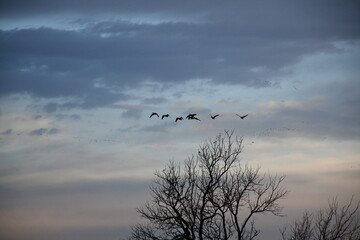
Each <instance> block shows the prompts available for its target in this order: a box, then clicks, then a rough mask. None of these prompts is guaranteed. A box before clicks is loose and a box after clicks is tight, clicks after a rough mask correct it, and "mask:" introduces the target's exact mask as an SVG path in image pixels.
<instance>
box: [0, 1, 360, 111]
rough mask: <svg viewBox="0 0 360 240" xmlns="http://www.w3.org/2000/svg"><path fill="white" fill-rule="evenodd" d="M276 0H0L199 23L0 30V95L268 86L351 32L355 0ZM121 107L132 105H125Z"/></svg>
mask: <svg viewBox="0 0 360 240" xmlns="http://www.w3.org/2000/svg"><path fill="white" fill-rule="evenodd" d="M279 3H281V4H279V5H276V4H273V3H271V4H270V3H263V4H264V5H263V6H261V7H259V6H258V5H255V4H254V3H246V4H240V3H230V2H229V3H226V4H224V3H221V4H220V3H219V2H216V1H211V2H206V4H205V2H202V1H200V2H199V3H191V4H189V5H187V4H180V3H178V2H175V1H174V2H171V3H170V2H166V3H165V2H162V1H161V4H160V2H156V3H151V4H149V3H148V2H142V3H141V4H140V2H137V3H133V2H127V3H126V4H125V2H122V3H116V2H114V1H109V2H104V3H103V2H102V3H101V4H100V3H98V2H95V1H91V2H89V3H86V4H83V3H82V4H78V3H75V2H73V1H66V2H65V3H62V4H60V5H58V6H57V7H56V8H55V7H54V6H56V5H57V4H55V5H53V4H47V3H46V2H43V1H38V2H35V3H33V4H32V5H31V6H29V5H28V4H27V3H24V4H23V5H22V4H20V2H17V3H16V4H14V3H7V4H4V3H2V7H1V8H0V9H2V11H4V9H7V14H10V15H11V14H15V12H12V10H15V9H16V11H17V12H19V13H20V12H23V13H27V14H29V16H31V14H36V12H37V11H39V13H40V12H42V11H45V12H49V13H51V12H53V13H54V14H55V12H57V14H61V13H62V11H64V12H66V11H67V10H69V9H72V10H73V11H75V12H77V11H79V12H82V11H85V12H89V13H90V12H98V13H100V12H101V11H105V12H106V11H111V12H123V13H133V12H136V13H149V14H150V13H152V14H154V13H164V14H165V13H166V14H168V15H171V14H173V15H174V16H176V15H184V16H188V15H187V14H189V15H191V14H195V13H203V14H204V15H203V17H202V18H203V19H202V21H199V22H191V21H190V22H171V21H168V22H163V23H161V24H149V23H134V22H129V21H119V20H114V21H105V20H103V19H101V18H98V19H96V20H93V21H90V22H89V21H87V20H84V22H85V23H87V24H84V26H85V27H84V28H83V29H80V30H55V29H50V28H45V27H44V28H32V29H31V28H29V29H13V30H7V31H0V50H1V52H2V57H0V60H2V62H3V64H2V66H1V67H0V68H1V72H2V78H1V80H0V95H7V94H11V93H24V92H25V93H29V94H31V95H33V96H36V97H44V98H56V97H70V98H72V100H71V101H69V102H68V103H65V104H64V103H55V102H54V101H53V102H51V103H49V104H48V105H46V106H45V107H44V111H46V112H55V111H58V110H66V109H71V108H87V109H89V108H95V107H102V106H108V105H111V104H113V103H116V102H118V101H121V100H126V99H128V98H129V97H130V96H127V95H125V94H124V91H125V89H128V88H129V87H131V88H134V87H137V86H139V85H140V84H142V83H144V81H146V80H149V79H150V80H152V81H154V82H160V83H162V84H165V83H172V84H181V83H182V82H184V81H189V80H191V79H199V78H209V79H212V81H213V83H228V84H243V85H247V86H255V87H269V86H270V85H271V84H270V85H269V82H267V81H266V80H262V79H267V78H269V77H273V76H278V75H279V74H283V73H281V70H282V69H283V68H284V67H286V66H289V65H291V64H294V63H296V62H297V61H299V59H300V58H301V57H302V56H304V55H306V54H312V53H315V52H319V51H340V50H339V49H337V48H336V47H335V46H334V45H333V44H332V43H333V42H334V41H338V40H354V39H355V40H356V39H359V36H360V30H359V29H360V27H359V26H360V21H359V18H360V17H359V15H358V14H357V13H356V11H355V6H356V5H357V4H356V3H355V2H349V3H348V4H339V3H338V2H336V1H333V2H331V3H328V1H326V2H325V1H320V2H319V3H316V4H314V3H313V2H311V5H308V4H310V2H309V3H291V4H290V3H288V2H286V1H281V2H279ZM183 5H186V6H183ZM25 6H28V7H25ZM80 6H81V8H80ZM135 6H136V7H135ZM309 6H311V7H309ZM29 9H32V11H34V13H32V12H31V11H29ZM199 11H200V12H199ZM11 12H12V13H11ZM166 14H165V15H166ZM254 14H256V15H254ZM10 15H6V14H5V15H4V18H6V16H10ZM259 15H261V17H259ZM34 16H36V15H34ZM59 16H61V15H59ZM160 16H162V15H161V14H160ZM115 19H116V18H115ZM80 20H81V19H79V21H80ZM158 100H159V101H160V100H161V99H158ZM125 116H129V117H130V116H131V117H139V114H138V113H136V112H135V111H134V110H132V111H129V112H128V113H126V114H125Z"/></svg>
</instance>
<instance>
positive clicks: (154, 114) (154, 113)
mask: <svg viewBox="0 0 360 240" xmlns="http://www.w3.org/2000/svg"><path fill="white" fill-rule="evenodd" d="M152 116H157V117H159V114H157V113H156V112H153V113H152V114H151V115H150V117H149V118H151V117H152Z"/></svg>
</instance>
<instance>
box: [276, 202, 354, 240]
mask: <svg viewBox="0 0 360 240" xmlns="http://www.w3.org/2000/svg"><path fill="white" fill-rule="evenodd" d="M352 202H353V199H351V200H350V202H349V203H348V204H346V205H343V206H340V205H339V202H338V200H337V199H336V198H334V199H333V200H331V201H329V203H328V207H327V208H326V209H320V210H319V211H318V212H316V213H315V214H311V213H309V212H307V211H306V212H305V213H304V214H303V216H302V219H300V220H296V221H295V222H294V223H292V224H291V225H290V228H289V226H287V227H285V228H284V229H282V230H281V235H282V239H283V240H357V239H360V219H359V213H358V210H359V202H358V204H357V205H355V206H352V205H353V204H352Z"/></svg>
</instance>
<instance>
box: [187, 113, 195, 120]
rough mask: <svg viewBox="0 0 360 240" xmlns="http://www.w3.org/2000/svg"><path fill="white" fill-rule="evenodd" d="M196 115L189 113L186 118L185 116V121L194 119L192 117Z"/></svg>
mask: <svg viewBox="0 0 360 240" xmlns="http://www.w3.org/2000/svg"><path fill="white" fill-rule="evenodd" d="M196 115H197V114H196V113H189V114H188V115H187V116H186V119H189V120H190V119H194V117H195V116H196Z"/></svg>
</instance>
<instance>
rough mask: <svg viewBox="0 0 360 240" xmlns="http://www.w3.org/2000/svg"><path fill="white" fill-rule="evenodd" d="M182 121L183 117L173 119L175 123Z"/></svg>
mask: <svg viewBox="0 0 360 240" xmlns="http://www.w3.org/2000/svg"><path fill="white" fill-rule="evenodd" d="M182 120H184V118H183V117H177V118H176V119H175V122H177V121H182Z"/></svg>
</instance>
